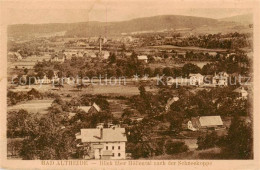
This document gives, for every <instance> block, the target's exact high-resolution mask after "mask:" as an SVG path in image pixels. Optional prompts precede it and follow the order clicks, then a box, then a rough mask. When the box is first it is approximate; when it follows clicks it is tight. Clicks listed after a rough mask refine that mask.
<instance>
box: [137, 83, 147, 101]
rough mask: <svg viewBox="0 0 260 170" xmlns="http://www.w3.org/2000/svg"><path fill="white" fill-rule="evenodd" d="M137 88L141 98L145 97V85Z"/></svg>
mask: <svg viewBox="0 0 260 170" xmlns="http://www.w3.org/2000/svg"><path fill="white" fill-rule="evenodd" d="M138 90H139V92H140V96H141V97H142V98H145V97H146V91H145V87H144V86H143V85H141V86H139V87H138Z"/></svg>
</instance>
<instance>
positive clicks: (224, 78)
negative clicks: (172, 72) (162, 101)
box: [167, 72, 230, 87]
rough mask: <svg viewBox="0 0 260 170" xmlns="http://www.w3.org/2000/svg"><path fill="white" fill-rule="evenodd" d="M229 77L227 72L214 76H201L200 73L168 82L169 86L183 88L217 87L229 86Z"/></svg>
mask: <svg viewBox="0 0 260 170" xmlns="http://www.w3.org/2000/svg"><path fill="white" fill-rule="evenodd" d="M229 78H230V77H229V75H228V74H227V73H226V72H219V73H215V74H214V76H212V75H201V74H200V73H196V74H189V76H188V77H176V78H171V79H169V80H168V81H167V84H168V85H175V84H177V85H181V86H185V85H187V86H189V85H191V86H201V87H217V86H228V85H229V80H230V79H229Z"/></svg>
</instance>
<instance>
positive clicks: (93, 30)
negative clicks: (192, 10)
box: [8, 15, 219, 36]
mask: <svg viewBox="0 0 260 170" xmlns="http://www.w3.org/2000/svg"><path fill="white" fill-rule="evenodd" d="M218 22H219V21H217V20H215V19H210V18H202V17H192V16H181V15H162V16H154V17H145V18H137V19H132V20H128V21H120V22H108V23H105V22H95V21H90V22H82V23H51V24H19V25H10V26H9V27H8V35H9V36H14V35H16V36H20V35H22V36H24V35H29V34H41V33H54V32H62V31H65V32H66V35H68V36H86V34H87V35H88V36H99V35H103V34H105V32H107V34H108V35H116V34H121V33H130V32H140V31H159V30H165V29H183V28H191V29H194V28H197V27H201V26H214V25H216V24H218ZM105 30H106V31H105Z"/></svg>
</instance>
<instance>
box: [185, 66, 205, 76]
mask: <svg viewBox="0 0 260 170" xmlns="http://www.w3.org/2000/svg"><path fill="white" fill-rule="evenodd" d="M200 72H201V69H200V68H199V67H198V66H197V65H195V64H192V63H187V64H184V66H183V67H182V74H183V75H184V76H189V74H190V73H195V74H196V73H200Z"/></svg>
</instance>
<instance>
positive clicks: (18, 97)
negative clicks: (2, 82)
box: [7, 88, 45, 105]
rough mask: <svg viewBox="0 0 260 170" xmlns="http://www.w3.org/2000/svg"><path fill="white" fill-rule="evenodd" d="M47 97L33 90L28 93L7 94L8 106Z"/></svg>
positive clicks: (9, 92)
mask: <svg viewBox="0 0 260 170" xmlns="http://www.w3.org/2000/svg"><path fill="white" fill-rule="evenodd" d="M44 96H45V95H43V94H42V93H40V92H39V91H37V90H35V89H34V88H32V89H31V90H30V91H28V92H13V91H8V92H7V104H8V105H15V104H17V103H18V102H21V101H27V100H33V99H43V97H44Z"/></svg>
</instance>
